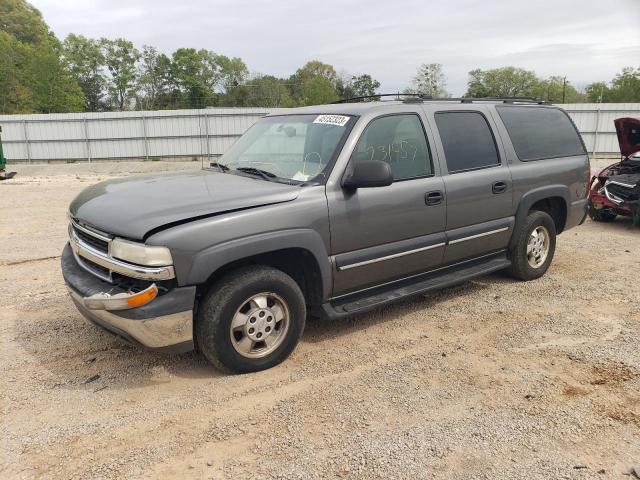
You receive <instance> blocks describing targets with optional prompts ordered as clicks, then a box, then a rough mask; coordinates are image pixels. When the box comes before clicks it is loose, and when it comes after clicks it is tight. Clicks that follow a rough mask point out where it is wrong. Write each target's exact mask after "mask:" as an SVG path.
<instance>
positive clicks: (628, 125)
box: [613, 117, 640, 157]
mask: <svg viewBox="0 0 640 480" xmlns="http://www.w3.org/2000/svg"><path fill="white" fill-rule="evenodd" d="M613 123H614V124H615V126H616V133H617V134H618V144H619V145H620V153H621V154H622V155H623V156H625V157H628V156H629V155H632V154H634V153H635V152H638V151H640V118H634V117H625V118H618V119H616V120H614V121H613Z"/></svg>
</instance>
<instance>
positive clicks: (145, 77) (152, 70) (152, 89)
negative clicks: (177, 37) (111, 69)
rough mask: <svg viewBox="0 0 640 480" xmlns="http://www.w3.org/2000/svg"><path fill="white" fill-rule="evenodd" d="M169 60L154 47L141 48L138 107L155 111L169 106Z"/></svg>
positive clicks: (170, 85) (170, 79) (171, 82)
mask: <svg viewBox="0 0 640 480" xmlns="http://www.w3.org/2000/svg"><path fill="white" fill-rule="evenodd" d="M172 84H173V78H172V76H171V60H170V59H169V57H167V56H166V55H165V54H164V53H158V50H156V49H155V48H154V47H150V46H148V45H143V46H142V53H141V56H140V65H139V67H138V107H139V108H140V109H143V110H157V109H161V108H165V107H167V106H168V105H169V104H170V90H171V87H172Z"/></svg>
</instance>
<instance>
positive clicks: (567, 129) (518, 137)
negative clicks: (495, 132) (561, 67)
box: [496, 106, 585, 161]
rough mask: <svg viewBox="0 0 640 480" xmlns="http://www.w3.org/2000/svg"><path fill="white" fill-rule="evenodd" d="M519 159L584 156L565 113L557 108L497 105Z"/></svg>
mask: <svg viewBox="0 0 640 480" xmlns="http://www.w3.org/2000/svg"><path fill="white" fill-rule="evenodd" d="M496 110H498V114H499V115H500V118H501V119H502V123H504V126H505V127H506V128H507V132H508V133H509V137H510V138H511V143H512V144H513V148H514V149H515V151H516V154H517V155H518V158H519V159H520V160H524V161H527V160H542V159H544V158H555V157H569V156H572V155H585V150H584V146H583V145H582V140H580V136H579V135H578V132H577V131H576V129H575V127H574V126H573V124H572V123H571V120H569V117H568V115H567V114H566V113H565V112H563V111H562V110H560V109H558V108H549V107H515V106H514V107H497V108H496Z"/></svg>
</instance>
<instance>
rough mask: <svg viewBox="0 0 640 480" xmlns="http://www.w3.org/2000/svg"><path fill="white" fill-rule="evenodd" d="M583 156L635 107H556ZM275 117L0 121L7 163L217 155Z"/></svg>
mask: <svg viewBox="0 0 640 480" xmlns="http://www.w3.org/2000/svg"><path fill="white" fill-rule="evenodd" d="M560 106H561V107H562V108H564V109H565V110H566V111H567V112H568V113H569V115H570V116H571V118H572V119H573V121H574V122H575V123H576V126H577V127H578V129H579V130H580V132H581V134H582V137H583V139H584V141H585V145H586V147H587V150H588V151H589V153H595V154H600V155H604V154H606V155H614V156H615V155H617V154H618V142H617V138H616V134H615V129H614V126H613V120H614V119H616V118H620V117H626V116H632V117H640V104H638V103H602V104H594V103H584V104H566V105H560ZM277 110H278V109H264V108H207V109H202V110H161V111H144V112H91V113H68V114H63V113H55V114H49V115H45V114H38V115H0V126H2V140H3V147H4V153H5V156H6V157H7V159H8V160H9V161H10V162H24V161H65V160H66V161H69V160H73V161H75V160H94V159H95V160H98V159H99V160H108V159H114V160H115V159H145V158H151V159H154V158H180V157H183V158H189V157H196V158H212V157H217V156H219V155H222V154H223V153H224V152H225V151H226V150H227V149H228V148H229V147H230V146H231V145H232V144H233V142H235V141H236V140H237V139H238V137H239V136H240V135H242V133H244V132H245V131H246V130H247V129H248V128H249V127H250V126H251V125H252V124H253V123H254V122H255V121H256V120H258V119H259V118H260V117H263V116H264V115H266V114H268V113H270V112H275V111H277Z"/></svg>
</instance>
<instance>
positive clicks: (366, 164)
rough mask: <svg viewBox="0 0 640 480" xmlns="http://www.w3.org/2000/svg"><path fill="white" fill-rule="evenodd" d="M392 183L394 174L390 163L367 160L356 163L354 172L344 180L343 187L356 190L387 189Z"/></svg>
mask: <svg viewBox="0 0 640 480" xmlns="http://www.w3.org/2000/svg"><path fill="white" fill-rule="evenodd" d="M392 183H393V172H391V167H390V166H389V164H388V163H386V162H381V161H380V160H366V161H363V162H356V163H355V165H354V167H353V172H351V175H349V176H348V177H346V178H345V179H344V180H343V182H342V186H343V187H344V188H352V189H356V188H370V187H386V186H388V185H391V184H392Z"/></svg>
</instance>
